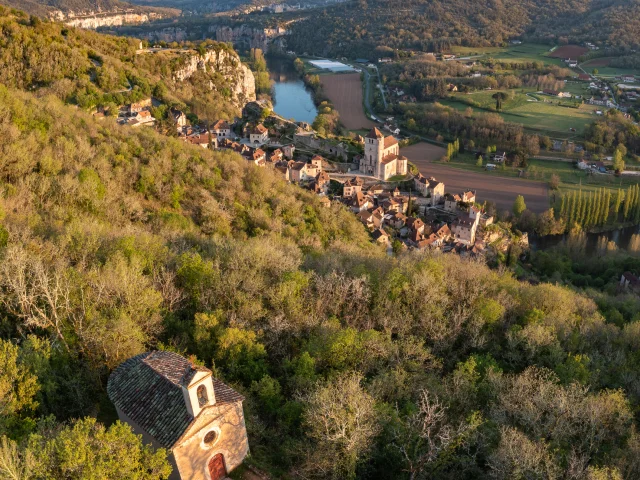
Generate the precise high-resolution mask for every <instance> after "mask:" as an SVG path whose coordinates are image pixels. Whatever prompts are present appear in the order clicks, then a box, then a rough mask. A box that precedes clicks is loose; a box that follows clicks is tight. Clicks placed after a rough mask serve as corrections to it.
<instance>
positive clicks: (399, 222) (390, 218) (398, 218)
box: [385, 212, 407, 230]
mask: <svg viewBox="0 0 640 480" xmlns="http://www.w3.org/2000/svg"><path fill="white" fill-rule="evenodd" d="M385 221H386V222H387V223H388V224H389V225H391V226H392V227H393V228H395V229H398V230H399V229H401V228H402V227H404V226H405V225H406V223H407V217H406V215H405V214H404V213H402V212H396V213H388V214H387V215H385Z"/></svg>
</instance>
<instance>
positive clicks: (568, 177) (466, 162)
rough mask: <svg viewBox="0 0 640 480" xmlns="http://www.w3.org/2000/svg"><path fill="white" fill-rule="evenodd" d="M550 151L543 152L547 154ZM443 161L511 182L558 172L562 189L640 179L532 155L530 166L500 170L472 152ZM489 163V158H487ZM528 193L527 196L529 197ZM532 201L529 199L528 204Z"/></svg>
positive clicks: (611, 185)
mask: <svg viewBox="0 0 640 480" xmlns="http://www.w3.org/2000/svg"><path fill="white" fill-rule="evenodd" d="M545 153H546V152H542V155H544V154H545ZM437 163H438V164H439V165H443V166H450V167H452V168H459V169H462V170H467V171H469V172H474V173H476V174H478V175H483V174H484V175H490V176H492V177H502V178H503V180H502V182H505V180H504V179H505V178H509V180H508V182H509V183H511V182H512V181H516V182H523V181H524V182H527V181H529V182H532V183H536V182H535V181H537V183H538V184H540V183H542V184H544V185H546V184H547V183H548V182H549V180H550V179H551V175H554V174H555V175H558V177H560V187H559V188H560V191H562V192H571V191H573V190H582V191H585V192H588V191H595V190H597V189H599V188H602V187H604V188H612V189H614V188H626V187H627V186H629V185H633V184H636V183H640V177H635V178H634V177H631V176H626V177H625V176H621V177H616V176H614V175H609V174H606V175H605V174H589V173H587V172H585V171H583V170H579V169H577V168H575V167H574V163H573V162H571V161H562V160H542V159H534V158H532V159H529V160H528V165H527V167H526V168H523V169H521V168H517V167H510V166H504V167H499V168H498V169H497V170H494V171H491V172H487V171H486V170H485V168H484V167H479V166H477V165H476V159H475V157H473V156H472V155H468V154H467V155H465V154H461V155H459V156H458V157H457V158H455V159H453V160H451V161H450V162H448V163H446V164H442V163H440V162H437ZM485 163H486V162H485ZM520 170H523V175H524V178H523V177H521V174H520ZM526 198H527V197H526V196H525V200H526ZM528 203H529V202H527V204H528Z"/></svg>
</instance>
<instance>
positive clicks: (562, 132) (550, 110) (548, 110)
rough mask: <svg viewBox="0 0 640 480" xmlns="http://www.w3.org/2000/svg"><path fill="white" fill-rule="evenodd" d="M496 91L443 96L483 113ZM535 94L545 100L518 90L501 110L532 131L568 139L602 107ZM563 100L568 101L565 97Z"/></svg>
mask: <svg viewBox="0 0 640 480" xmlns="http://www.w3.org/2000/svg"><path fill="white" fill-rule="evenodd" d="M566 90H568V91H571V93H574V94H582V93H583V92H584V89H583V87H581V86H580V85H571V86H569V85H568V88H567V89H566ZM574 90H575V91H574ZM493 93H495V92H479V93H476V94H471V95H462V94H461V95H456V96H454V97H453V98H447V99H442V100H440V103H442V104H443V105H447V106H450V107H452V108H455V109H456V110H460V111H464V110H466V109H467V108H469V107H471V108H473V110H474V112H479V113H483V112H486V111H487V109H489V108H492V107H494V106H495V100H494V99H493V98H491V95H492V94H493ZM535 98H539V99H542V101H538V102H535V101H530V100H533V99H532V98H531V97H530V96H527V95H525V94H523V93H517V94H516V95H515V97H514V98H513V99H507V100H505V101H504V102H503V110H502V111H501V112H497V113H498V114H499V115H500V116H501V117H502V118H504V120H505V121H507V122H511V123H519V124H521V125H523V127H524V128H525V130H527V131H528V132H529V133H535V134H538V135H548V136H550V137H553V138H559V139H568V138H573V137H576V136H581V135H583V134H584V131H585V129H586V127H587V126H588V125H589V124H591V123H592V122H593V121H594V114H593V112H595V111H596V110H597V109H598V107H595V106H592V105H580V106H579V108H570V107H563V106H559V105H558V104H557V102H558V100H557V99H555V98H554V97H548V96H543V95H535ZM463 99H470V100H472V101H473V102H474V103H475V104H476V105H469V104H468V103H466V102H464V101H463ZM551 102H556V103H551ZM563 102H565V103H566V102H567V101H566V100H563ZM571 128H575V129H576V131H575V132H572V131H570V129H571Z"/></svg>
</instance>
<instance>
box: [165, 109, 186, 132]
mask: <svg viewBox="0 0 640 480" xmlns="http://www.w3.org/2000/svg"><path fill="white" fill-rule="evenodd" d="M169 117H170V118H171V121H172V122H173V123H175V125H176V129H177V130H178V131H180V129H182V127H186V126H187V116H186V115H185V114H184V112H183V111H182V110H176V109H174V108H172V109H171V110H170V111H169Z"/></svg>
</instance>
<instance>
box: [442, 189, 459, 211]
mask: <svg viewBox="0 0 640 480" xmlns="http://www.w3.org/2000/svg"><path fill="white" fill-rule="evenodd" d="M461 201H462V197H461V196H460V195H458V194H455V195H451V194H450V193H447V194H445V196H444V209H445V210H446V211H447V212H455V211H456V210H457V209H458V203H460V202H461Z"/></svg>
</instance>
